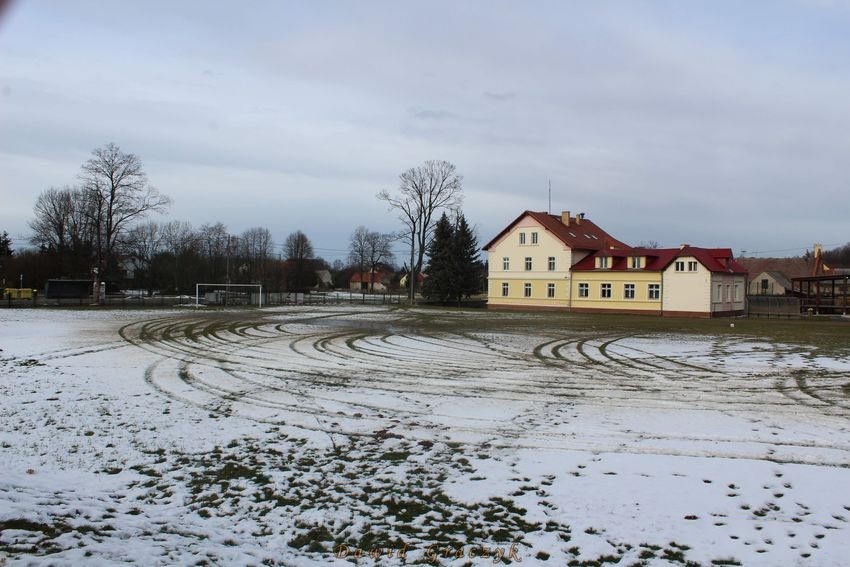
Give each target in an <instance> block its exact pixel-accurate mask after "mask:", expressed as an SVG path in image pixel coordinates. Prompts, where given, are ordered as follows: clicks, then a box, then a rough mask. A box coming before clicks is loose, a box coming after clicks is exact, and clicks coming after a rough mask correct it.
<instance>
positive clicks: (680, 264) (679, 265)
mask: <svg viewBox="0 0 850 567" xmlns="http://www.w3.org/2000/svg"><path fill="white" fill-rule="evenodd" d="M676 271H677V272H684V271H685V262H684V260H676Z"/></svg>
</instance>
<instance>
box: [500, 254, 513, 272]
mask: <svg viewBox="0 0 850 567" xmlns="http://www.w3.org/2000/svg"><path fill="white" fill-rule="evenodd" d="M502 269H503V270H505V271H506V272H507V271H508V270H510V269H511V259H510V258H508V257H507V256H505V257H504V258H502Z"/></svg>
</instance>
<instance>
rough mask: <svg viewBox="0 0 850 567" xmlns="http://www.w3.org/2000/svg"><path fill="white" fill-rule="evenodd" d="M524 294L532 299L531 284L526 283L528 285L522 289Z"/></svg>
mask: <svg viewBox="0 0 850 567" xmlns="http://www.w3.org/2000/svg"><path fill="white" fill-rule="evenodd" d="M522 294H523V295H524V296H525V297H531V284H530V283H526V284H525V285H524V286H523V287H522Z"/></svg>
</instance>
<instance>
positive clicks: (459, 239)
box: [451, 214, 481, 307]
mask: <svg viewBox="0 0 850 567" xmlns="http://www.w3.org/2000/svg"><path fill="white" fill-rule="evenodd" d="M452 259H453V269H452V271H453V275H454V277H453V278H452V286H451V288H452V298H453V299H456V300H457V304H458V307H460V301H461V299H463V298H464V297H467V298H468V297H469V296H470V295H472V294H473V293H475V292H477V291H478V290H479V288H480V280H481V261H480V260H479V259H478V239H477V238H475V234H474V233H473V232H472V229H471V228H470V226H469V224H468V223H467V222H466V217H464V216H463V214H461V215H460V218H458V223H457V227H456V228H455V231H454V238H453V239H452Z"/></svg>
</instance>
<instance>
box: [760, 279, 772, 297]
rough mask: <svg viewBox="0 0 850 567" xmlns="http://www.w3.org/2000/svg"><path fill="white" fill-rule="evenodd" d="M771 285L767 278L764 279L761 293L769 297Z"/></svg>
mask: <svg viewBox="0 0 850 567" xmlns="http://www.w3.org/2000/svg"><path fill="white" fill-rule="evenodd" d="M769 285H770V282H768V281H767V278H762V280H761V292H762V294H763V295H767V289H768V286H769Z"/></svg>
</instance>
